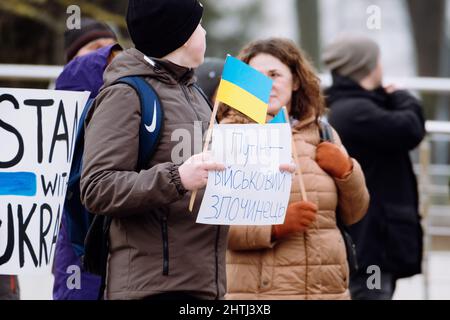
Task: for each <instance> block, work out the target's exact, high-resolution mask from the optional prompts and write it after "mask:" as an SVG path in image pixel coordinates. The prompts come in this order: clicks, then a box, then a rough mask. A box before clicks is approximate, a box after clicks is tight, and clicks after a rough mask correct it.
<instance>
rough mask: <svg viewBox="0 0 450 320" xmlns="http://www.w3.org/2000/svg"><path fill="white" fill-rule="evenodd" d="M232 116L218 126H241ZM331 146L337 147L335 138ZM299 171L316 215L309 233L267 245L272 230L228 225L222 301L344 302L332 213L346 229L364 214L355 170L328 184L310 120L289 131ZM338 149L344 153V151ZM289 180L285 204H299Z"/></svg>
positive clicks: (340, 247)
mask: <svg viewBox="0 0 450 320" xmlns="http://www.w3.org/2000/svg"><path fill="white" fill-rule="evenodd" d="M246 122H248V121H246V120H245V119H239V116H238V115H237V113H236V112H231V113H230V114H229V116H228V117H227V118H226V119H224V120H223V121H222V123H246ZM333 133H334V141H335V143H336V144H338V145H339V146H342V144H341V142H340V139H339V136H338V135H337V133H336V132H333ZM293 140H294V141H295V144H296V148H297V152H298V156H299V161H300V167H301V168H302V171H303V179H304V183H305V188H306V192H307V197H308V200H309V201H312V202H314V203H315V204H316V205H317V206H318V208H319V210H318V215H317V219H316V221H315V222H314V223H313V224H312V225H311V226H310V228H309V229H308V231H306V232H304V233H299V234H295V235H293V236H291V237H289V238H286V239H284V240H280V241H277V242H275V243H273V242H271V226H233V227H231V229H230V233H229V239H228V252H227V285H228V293H227V296H226V298H227V299H349V298H350V295H349V291H348V281H349V269H348V264H347V257H346V250H345V244H344V240H343V239H342V236H341V232H340V231H339V229H338V228H337V227H336V208H339V212H340V214H341V215H342V220H343V221H344V222H345V223H346V224H353V223H355V222H357V221H359V220H360V219H361V218H362V217H363V216H364V214H365V213H366V211H367V207H368V204H369V194H368V191H367V188H366V185H365V180H364V175H363V173H362V171H361V167H360V165H359V164H358V163H357V162H356V161H355V160H353V159H352V160H353V172H352V173H351V174H350V175H349V176H348V177H347V178H346V179H345V180H338V179H333V178H332V177H331V176H329V175H328V174H327V173H325V172H324V171H323V170H322V169H321V168H320V167H319V166H318V164H317V163H316V161H315V156H316V146H317V145H318V144H319V143H320V136H319V129H318V127H317V125H316V122H315V118H314V117H310V118H308V119H305V120H303V121H301V122H298V123H296V124H295V125H294V126H293ZM342 149H343V150H344V151H345V149H344V147H342ZM300 200H301V195H300V190H299V184H298V176H297V175H296V176H294V178H293V181H292V189H291V196H290V200H289V201H290V202H295V201H300Z"/></svg>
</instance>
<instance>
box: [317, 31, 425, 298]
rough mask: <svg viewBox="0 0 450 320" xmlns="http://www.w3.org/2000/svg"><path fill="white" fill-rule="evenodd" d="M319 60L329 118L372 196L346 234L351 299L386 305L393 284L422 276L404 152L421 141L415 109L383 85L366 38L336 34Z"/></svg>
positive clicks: (413, 188) (414, 198) (412, 185)
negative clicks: (352, 263) (352, 257)
mask: <svg viewBox="0 0 450 320" xmlns="http://www.w3.org/2000/svg"><path fill="white" fill-rule="evenodd" d="M323 60H324V62H325V64H326V65H327V67H328V68H329V69H330V70H331V72H332V78H333V84H332V86H331V87H330V88H329V89H327V90H326V96H327V105H328V107H329V109H330V111H329V118H328V120H329V122H330V124H331V125H332V126H333V127H334V128H335V129H336V130H337V132H338V133H339V135H340V136H341V139H342V142H343V144H344V145H345V146H346V148H347V150H348V153H349V154H350V155H351V156H352V157H354V158H355V159H356V160H357V161H358V162H359V163H360V164H361V166H362V169H363V171H364V174H365V177H366V181H367V187H368V189H369V193H370V197H371V203H370V206H369V210H368V212H367V214H366V216H365V217H364V219H362V220H361V221H360V222H359V223H357V224H355V225H353V226H352V227H351V229H350V232H351V235H352V237H353V240H354V241H355V244H356V251H357V258H358V263H359V271H358V272H357V273H356V274H354V275H353V276H352V278H351V281H350V290H351V293H352V298H353V299H391V298H392V296H393V294H394V290H395V283H396V280H397V279H399V278H404V277H410V276H413V275H415V274H418V273H421V261H422V242H423V240H422V238H423V237H422V236H423V234H422V227H421V223H420V216H419V213H418V192H417V182H416V178H415V175H414V172H413V168H412V163H411V160H410V158H409V152H410V151H411V150H413V149H414V148H416V147H417V146H418V145H419V143H420V142H421V141H422V139H423V137H424V135H425V125H424V116H423V112H422V107H421V104H420V102H419V101H418V100H417V99H416V98H414V97H413V96H412V95H411V94H409V93H408V92H406V91H402V90H396V88H395V87H393V86H389V87H386V88H384V87H382V68H381V63H380V50H379V48H378V45H377V44H376V43H375V42H373V41H372V40H370V39H368V38H365V37H361V36H355V35H345V36H342V37H341V38H339V39H337V40H336V41H335V42H333V43H332V44H331V45H330V46H328V47H327V48H326V50H325V51H324V54H323ZM379 273H380V274H379ZM380 275H381V277H379V276H380Z"/></svg>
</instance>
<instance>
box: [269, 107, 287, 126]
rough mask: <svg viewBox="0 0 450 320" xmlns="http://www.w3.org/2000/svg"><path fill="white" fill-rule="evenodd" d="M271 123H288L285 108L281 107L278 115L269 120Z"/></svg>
mask: <svg viewBox="0 0 450 320" xmlns="http://www.w3.org/2000/svg"><path fill="white" fill-rule="evenodd" d="M269 123H270V124H273V123H287V119H286V116H285V113H284V110H283V109H281V110H280V111H279V112H278V113H277V115H276V116H275V117H274V118H273V119H272V120H270V121H269Z"/></svg>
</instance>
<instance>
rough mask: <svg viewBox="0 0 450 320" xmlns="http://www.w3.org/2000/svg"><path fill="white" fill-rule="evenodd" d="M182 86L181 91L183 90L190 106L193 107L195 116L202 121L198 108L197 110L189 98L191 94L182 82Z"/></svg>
mask: <svg viewBox="0 0 450 320" xmlns="http://www.w3.org/2000/svg"><path fill="white" fill-rule="evenodd" d="M180 87H181V91H183V93H184V96H185V97H186V100H187V102H188V104H189V106H190V107H191V108H192V110H194V113H195V116H196V117H197V121H201V118H200V115H199V114H198V112H197V110H195V107H194V106H193V105H192V101H191V98H189V94H188V93H187V92H186V88H185V86H183V85H182V84H180Z"/></svg>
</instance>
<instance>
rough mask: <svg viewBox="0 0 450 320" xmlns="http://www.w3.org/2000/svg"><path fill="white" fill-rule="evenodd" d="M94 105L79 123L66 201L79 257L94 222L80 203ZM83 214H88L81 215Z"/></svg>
mask: <svg viewBox="0 0 450 320" xmlns="http://www.w3.org/2000/svg"><path fill="white" fill-rule="evenodd" d="M93 103H94V99H89V100H88V102H87V103H86V106H85V108H84V110H83V112H82V113H81V115H80V119H79V121H78V123H79V126H78V131H77V134H76V138H75V149H74V151H73V159H72V165H71V168H70V174H69V179H68V181H67V194H66V201H65V202H64V213H65V215H66V230H67V234H68V237H69V239H70V241H71V243H72V247H73V249H74V251H75V253H76V254H77V256H82V255H83V254H84V235H85V234H86V232H87V230H88V228H89V225H90V223H91V220H92V219H91V216H90V215H89V214H87V213H88V212H87V211H86V209H85V208H84V206H83V205H82V204H81V201H80V177H81V167H82V164H83V151H84V121H85V119H86V116H87V114H88V112H89V110H90V109H91V107H92V105H93ZM83 212H84V213H86V214H81V213H83Z"/></svg>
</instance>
